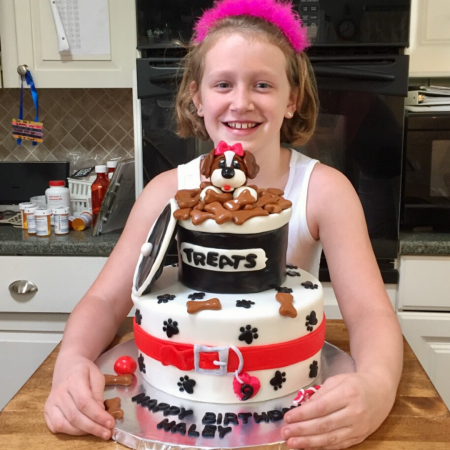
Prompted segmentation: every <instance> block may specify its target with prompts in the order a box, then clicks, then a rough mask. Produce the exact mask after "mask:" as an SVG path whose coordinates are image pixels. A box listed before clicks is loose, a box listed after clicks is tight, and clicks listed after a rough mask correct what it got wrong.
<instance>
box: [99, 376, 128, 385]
mask: <svg viewBox="0 0 450 450" xmlns="http://www.w3.org/2000/svg"><path fill="white" fill-rule="evenodd" d="M132 382H133V375H131V374H126V375H105V386H129V385H130V384H131V383H132Z"/></svg>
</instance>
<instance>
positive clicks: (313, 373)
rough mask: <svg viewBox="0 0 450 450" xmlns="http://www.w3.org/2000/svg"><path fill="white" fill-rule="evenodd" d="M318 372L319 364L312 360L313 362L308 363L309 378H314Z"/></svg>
mask: <svg viewBox="0 0 450 450" xmlns="http://www.w3.org/2000/svg"><path fill="white" fill-rule="evenodd" d="M318 373H319V364H318V363H317V361H313V363H312V364H310V365H309V378H316V377H317V374H318Z"/></svg>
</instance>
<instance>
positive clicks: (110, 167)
mask: <svg viewBox="0 0 450 450" xmlns="http://www.w3.org/2000/svg"><path fill="white" fill-rule="evenodd" d="M118 163H119V161H108V162H107V163H106V167H107V168H108V180H110V179H111V178H112V176H113V173H114V172H115V171H116V167H117V164H118Z"/></svg>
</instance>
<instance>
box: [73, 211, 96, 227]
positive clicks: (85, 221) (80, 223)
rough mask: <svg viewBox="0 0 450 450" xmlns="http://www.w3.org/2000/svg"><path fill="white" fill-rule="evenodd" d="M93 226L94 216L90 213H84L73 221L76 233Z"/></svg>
mask: <svg viewBox="0 0 450 450" xmlns="http://www.w3.org/2000/svg"><path fill="white" fill-rule="evenodd" d="M91 224H92V214H91V213H90V212H89V211H83V212H82V213H81V214H80V215H79V216H78V217H74V218H73V219H72V228H73V229H74V230H75V231H83V230H85V229H86V228H89V227H90V226H91Z"/></svg>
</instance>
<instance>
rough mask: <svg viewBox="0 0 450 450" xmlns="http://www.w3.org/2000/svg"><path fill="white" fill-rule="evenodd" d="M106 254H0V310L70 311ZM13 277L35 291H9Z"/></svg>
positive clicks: (95, 276) (31, 311) (30, 311)
mask: <svg viewBox="0 0 450 450" xmlns="http://www.w3.org/2000/svg"><path fill="white" fill-rule="evenodd" d="M106 260H107V258H106V257H86V256H80V257H77V256H70V257H69V256H0V312H23V313H33V312H40V313H70V312H71V311H72V310H73V308H74V306H75V305H76V304H77V303H78V301H79V300H80V299H81V297H83V295H84V294H85V293H86V291H87V290H88V289H89V287H90V286H91V285H92V283H93V282H94V280H95V279H96V278H97V276H98V274H99V273H100V271H101V269H102V267H103V266H104V264H105V262H106ZM17 280H28V281H31V282H33V283H34V284H35V285H36V286H37V288H38V290H37V292H34V293H29V294H16V293H11V292H10V290H9V285H10V284H11V283H13V282H14V281H17Z"/></svg>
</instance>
